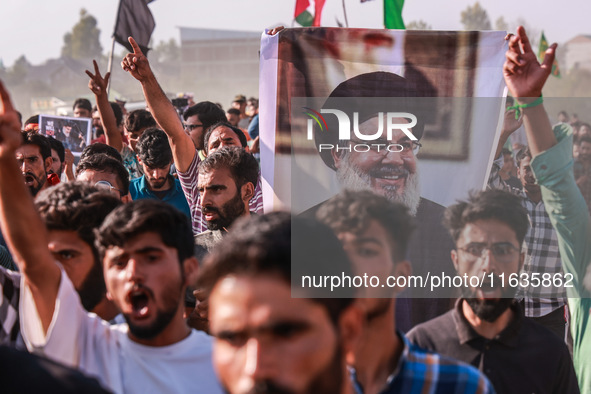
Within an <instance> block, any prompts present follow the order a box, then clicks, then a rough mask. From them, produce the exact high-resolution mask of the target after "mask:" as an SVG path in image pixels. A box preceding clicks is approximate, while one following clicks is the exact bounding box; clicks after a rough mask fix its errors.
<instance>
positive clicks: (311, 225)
mask: <svg viewBox="0 0 591 394" xmlns="http://www.w3.org/2000/svg"><path fill="white" fill-rule="evenodd" d="M327 258H328V259H329V260H330V261H329V262H327V261H326V259H327ZM203 266H204V268H203V270H202V271H201V273H200V276H199V280H198V286H200V287H203V288H205V289H206V290H209V291H208V292H211V290H212V289H213V288H214V287H215V285H216V284H217V283H218V282H219V281H220V280H222V279H223V278H224V277H227V276H229V275H243V276H252V277H257V276H260V275H264V274H267V275H272V276H277V277H278V280H282V281H284V282H285V283H286V284H288V285H289V284H290V283H291V284H292V292H293V291H296V292H298V293H301V294H298V295H299V296H304V297H309V298H312V299H313V301H314V302H316V303H319V304H321V305H323V306H324V307H326V309H327V312H328V314H329V316H330V318H331V321H332V322H333V323H335V324H336V322H338V320H339V317H340V315H341V314H342V312H343V311H344V310H345V309H346V308H347V307H349V306H350V305H351V304H352V302H353V295H354V294H353V290H352V289H351V288H342V289H339V290H342V292H341V293H340V294H338V295H336V296H335V294H334V293H331V292H330V289H327V288H322V287H307V288H304V287H302V283H301V282H300V279H299V278H301V277H302V275H309V274H311V273H314V274H315V275H322V274H325V273H327V271H330V272H331V273H332V274H334V273H335V272H336V273H338V275H341V274H342V275H352V274H351V272H352V270H351V263H350V261H349V258H348V257H347V254H346V253H345V252H344V250H343V248H342V245H341V243H340V242H339V240H338V239H337V238H336V236H335V234H334V233H333V232H332V230H331V229H330V228H328V227H327V226H325V225H323V224H322V223H320V222H318V221H316V220H313V219H310V218H303V217H291V215H290V214H289V213H287V212H271V213H268V214H266V215H256V216H254V215H253V216H249V217H245V218H241V219H239V220H237V221H236V223H235V224H234V226H233V227H232V231H231V232H230V233H228V235H226V236H225V238H224V242H223V243H221V244H219V245H218V246H216V247H215V248H214V249H213V250H212V251H211V253H210V254H209V255H208V256H207V257H206V260H205V262H204V264H203ZM337 297H340V298H337Z"/></svg>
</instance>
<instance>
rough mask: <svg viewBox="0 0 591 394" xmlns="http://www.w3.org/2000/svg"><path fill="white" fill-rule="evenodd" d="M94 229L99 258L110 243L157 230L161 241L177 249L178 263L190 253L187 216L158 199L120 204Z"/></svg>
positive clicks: (189, 255) (190, 235) (189, 232)
mask: <svg viewBox="0 0 591 394" xmlns="http://www.w3.org/2000/svg"><path fill="white" fill-rule="evenodd" d="M95 233H96V247H97V249H98V251H99V253H100V256H101V258H103V257H104V255H105V252H106V250H107V249H108V248H109V247H111V246H123V245H124V244H125V243H126V242H128V241H129V240H131V239H133V238H135V237H136V236H138V235H142V234H145V233H156V234H158V235H159V236H160V238H161V239H162V242H163V243H164V244H165V245H166V246H168V247H170V248H174V249H176V250H177V252H178V258H179V263H181V264H182V263H183V261H184V260H185V259H187V258H189V257H191V256H193V245H194V241H193V232H192V230H191V223H190V221H189V219H188V218H187V216H186V215H185V214H183V213H182V212H180V211H179V210H178V209H176V208H175V207H173V206H172V205H170V204H167V203H165V202H162V201H159V200H153V199H145V200H136V201H132V202H131V203H128V204H123V205H122V206H119V207H118V208H117V209H116V210H114V211H113V212H111V214H110V215H109V216H107V218H106V219H105V221H104V222H103V224H102V226H101V227H100V228H99V229H98V230H97V231H96V232H95Z"/></svg>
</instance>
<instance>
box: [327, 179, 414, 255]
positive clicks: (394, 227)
mask: <svg viewBox="0 0 591 394" xmlns="http://www.w3.org/2000/svg"><path fill="white" fill-rule="evenodd" d="M316 217H317V218H318V220H320V221H321V222H322V223H324V224H326V225H328V226H329V227H330V228H332V230H333V231H334V232H335V233H336V234H339V233H346V232H349V233H353V234H356V235H360V234H361V233H363V232H364V231H365V230H366V229H367V227H368V226H369V225H370V221H372V220H375V221H377V222H378V223H379V224H380V225H381V226H382V227H383V228H384V229H385V230H386V232H387V235H388V239H389V241H390V243H391V245H392V247H391V248H392V251H393V252H394V259H395V261H394V262H400V261H402V260H404V259H405V258H406V251H407V247H408V241H409V239H410V236H411V235H412V232H413V229H414V227H415V226H414V221H413V217H412V216H411V215H410V213H409V210H408V208H407V207H406V206H405V205H404V204H401V203H398V202H393V201H390V200H388V199H387V198H386V197H384V196H381V195H378V194H375V193H373V192H371V191H369V190H363V191H351V190H344V191H342V192H341V193H339V194H338V195H336V196H335V197H333V198H331V199H330V200H328V201H327V202H325V203H324V204H322V206H321V207H320V208H319V209H318V212H317V214H316Z"/></svg>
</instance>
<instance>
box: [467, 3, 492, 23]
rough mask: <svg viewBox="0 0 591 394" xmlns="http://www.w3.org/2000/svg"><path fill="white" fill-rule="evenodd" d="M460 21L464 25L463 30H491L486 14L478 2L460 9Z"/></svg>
mask: <svg viewBox="0 0 591 394" xmlns="http://www.w3.org/2000/svg"><path fill="white" fill-rule="evenodd" d="M460 21H461V22H462V25H464V30H491V24H490V19H489V18H488V14H487V13H486V10H485V9H484V8H482V7H481V6H480V3H479V2H476V4H474V5H473V6H471V7H470V6H468V8H466V9H465V10H464V11H462V14H461V20H460Z"/></svg>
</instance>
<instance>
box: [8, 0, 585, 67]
mask: <svg viewBox="0 0 591 394" xmlns="http://www.w3.org/2000/svg"><path fill="white" fill-rule="evenodd" d="M342 1H343V0H326V8H325V14H324V15H323V25H327V26H328V25H333V26H334V25H335V15H336V16H337V18H339V20H341V21H343V18H342ZM344 1H345V5H346V8H347V14H348V20H349V26H350V27H373V28H378V27H380V26H381V25H382V21H381V7H382V0H372V1H368V2H366V3H363V4H361V3H360V0H344ZM118 3H119V0H88V1H80V0H18V1H9V0H1V1H0V15H1V16H2V22H1V23H0V34H1V37H2V39H0V59H2V60H3V62H4V65H5V66H11V65H12V64H13V62H14V60H15V59H16V58H18V57H19V56H20V55H22V54H24V55H25V56H26V57H27V59H28V60H29V61H30V62H32V63H33V64H39V63H41V62H43V61H44V60H46V59H48V58H52V57H59V54H60V50H61V47H62V45H63V36H64V34H65V33H66V32H68V31H71V29H72V26H74V24H76V22H77V21H78V19H79V12H80V9H81V8H86V9H87V11H88V12H89V13H90V14H92V15H94V16H95V17H96V18H97V20H98V25H99V28H100V30H101V35H100V39H101V43H102V45H103V48H104V50H105V52H106V51H107V49H109V48H110V45H111V44H110V42H111V39H110V36H111V34H112V31H113V27H114V23H115V14H116V12H117V6H118ZM405 3H406V4H405V6H404V11H403V14H402V15H403V18H404V20H405V22H407V23H408V22H410V21H413V20H419V19H422V20H424V21H425V22H427V23H428V24H430V25H431V26H432V27H433V28H434V29H440V30H459V29H461V27H462V26H461V23H460V13H461V11H462V10H464V9H465V8H466V7H467V6H469V5H472V4H474V3H475V1H474V0H451V1H442V0H406V1H405ZM480 4H481V5H482V6H483V7H484V9H486V10H487V12H488V14H489V18H490V19H491V21H492V23H493V25H494V21H495V20H496V19H497V18H498V17H500V16H503V17H504V18H505V20H506V21H507V22H509V23H510V24H511V22H513V21H516V20H518V19H519V18H522V19H523V20H526V21H527V23H528V24H529V25H530V26H532V27H533V28H535V29H537V30H542V29H543V30H544V31H545V33H546V37H547V38H548V40H549V41H550V42H554V41H556V42H558V43H563V42H566V41H568V40H569V39H571V38H573V37H574V36H576V35H578V34H591V24H590V23H589V16H590V15H591V1H589V0H562V1H560V2H556V1H552V2H550V1H548V0H522V1H519V0H517V1H516V0H480ZM294 6H295V0H155V1H154V2H152V3H151V4H150V9H151V10H152V13H153V15H154V18H155V19H156V30H155V31H154V35H153V39H155V41H156V42H158V41H160V40H167V39H169V38H171V37H174V38H176V39H177V40H178V39H179V33H178V29H177V27H178V26H186V27H201V28H218V29H233V30H252V31H262V30H263V29H265V28H266V27H270V26H274V25H278V24H284V25H286V26H287V27H289V26H290V25H291V23H292V18H293V10H294ZM115 51H116V53H120V52H121V51H122V47H118V48H116V50H115Z"/></svg>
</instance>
